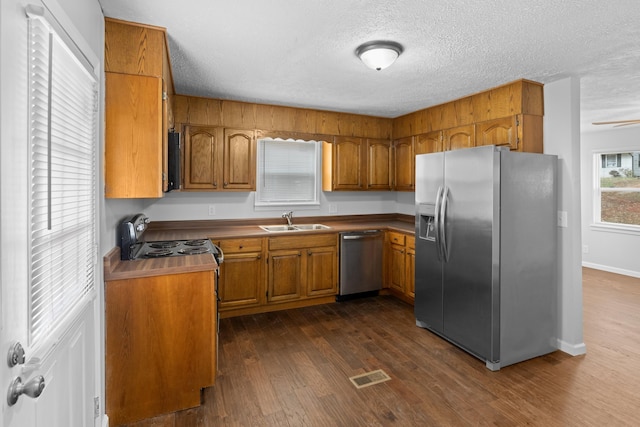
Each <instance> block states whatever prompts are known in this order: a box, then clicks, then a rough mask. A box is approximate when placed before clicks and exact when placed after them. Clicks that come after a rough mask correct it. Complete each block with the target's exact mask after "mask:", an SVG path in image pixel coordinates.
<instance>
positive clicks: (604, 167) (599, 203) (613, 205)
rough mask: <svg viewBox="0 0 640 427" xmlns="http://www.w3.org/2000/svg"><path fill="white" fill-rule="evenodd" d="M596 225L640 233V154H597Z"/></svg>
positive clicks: (635, 152) (595, 171)
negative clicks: (619, 227) (620, 227)
mask: <svg viewBox="0 0 640 427" xmlns="http://www.w3.org/2000/svg"><path fill="white" fill-rule="evenodd" d="M594 164H595V168H594V169H595V170H594V176H595V177H596V180H595V181H596V182H595V186H596V197H594V205H595V212H594V218H595V222H596V223H597V224H599V225H622V226H628V227H630V228H632V229H638V230H639V231H640V152H637V151H629V152H620V153H598V154H596V155H595V162H594Z"/></svg>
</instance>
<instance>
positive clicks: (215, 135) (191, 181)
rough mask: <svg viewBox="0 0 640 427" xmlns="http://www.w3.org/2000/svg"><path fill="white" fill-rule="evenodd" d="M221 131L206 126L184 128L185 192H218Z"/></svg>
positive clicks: (183, 185)
mask: <svg viewBox="0 0 640 427" xmlns="http://www.w3.org/2000/svg"><path fill="white" fill-rule="evenodd" d="M219 134H220V132H219V130H218V129H216V128H214V127H206V126H185V128H184V182H183V184H182V188H184V189H185V190H195V189H200V190H217V189H218V182H219V180H220V170H219V168H220V162H219V155H218V152H219V146H220V144H219Z"/></svg>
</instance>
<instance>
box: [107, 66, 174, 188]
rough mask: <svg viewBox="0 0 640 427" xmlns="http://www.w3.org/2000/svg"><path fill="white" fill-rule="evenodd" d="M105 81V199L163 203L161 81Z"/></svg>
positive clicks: (119, 77)
mask: <svg viewBox="0 0 640 427" xmlns="http://www.w3.org/2000/svg"><path fill="white" fill-rule="evenodd" d="M105 76H106V81H105V85H106V92H105V98H106V99H105V102H106V117H105V124H106V128H105V197H107V198H152V197H155V198H158V197H162V195H163V192H162V141H163V134H164V133H166V129H163V127H162V122H163V121H162V117H163V114H162V79H161V78H159V77H148V76H139V75H129V74H116V73H105Z"/></svg>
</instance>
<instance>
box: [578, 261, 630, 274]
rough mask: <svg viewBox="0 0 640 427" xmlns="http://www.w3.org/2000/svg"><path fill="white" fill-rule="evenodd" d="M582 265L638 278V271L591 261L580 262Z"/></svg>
mask: <svg viewBox="0 0 640 427" xmlns="http://www.w3.org/2000/svg"><path fill="white" fill-rule="evenodd" d="M582 266H583V267H588V268H595V269H596V270H602V271H608V272H609V273H616V274H622V275H623V276H631V277H638V278H640V271H633V270H625V269H623V268H616V267H609V266H608V265H601V264H594V263H592V262H584V261H583V262H582Z"/></svg>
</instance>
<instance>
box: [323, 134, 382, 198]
mask: <svg viewBox="0 0 640 427" xmlns="http://www.w3.org/2000/svg"><path fill="white" fill-rule="evenodd" d="M392 161H393V153H392V147H391V142H390V141H389V140H386V139H363V138H354V137H344V136H336V137H335V138H334V141H333V143H329V142H324V143H323V147H322V163H323V166H322V168H323V171H322V190H323V191H336V190H348V191H357V190H376V191H380V190H390V189H391V188H392V177H393V164H392Z"/></svg>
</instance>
